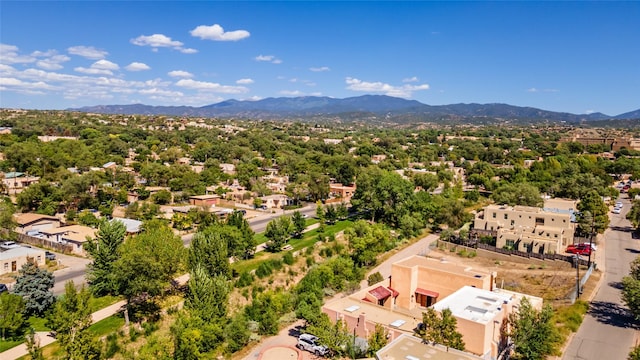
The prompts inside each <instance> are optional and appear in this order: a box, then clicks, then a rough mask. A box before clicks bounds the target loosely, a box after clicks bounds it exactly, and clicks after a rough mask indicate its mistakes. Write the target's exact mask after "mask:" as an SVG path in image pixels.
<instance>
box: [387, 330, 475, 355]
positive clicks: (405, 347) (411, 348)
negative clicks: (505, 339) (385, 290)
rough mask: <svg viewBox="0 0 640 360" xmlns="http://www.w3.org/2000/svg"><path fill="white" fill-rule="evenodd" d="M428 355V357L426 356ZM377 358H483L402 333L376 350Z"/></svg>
mask: <svg viewBox="0 0 640 360" xmlns="http://www.w3.org/2000/svg"><path fill="white" fill-rule="evenodd" d="M426 355H428V357H427V356H426ZM376 359H377V360H400V359H407V360H412V359H431V360H483V358H481V357H479V356H476V355H472V354H469V353H467V352H464V351H460V350H456V349H452V348H448V349H447V348H446V347H445V346H442V345H432V344H427V343H425V342H424V341H422V339H421V338H419V337H416V336H413V335H408V334H402V335H400V336H399V337H398V338H396V339H395V340H393V341H391V342H390V343H388V344H387V345H385V346H384V347H383V348H382V349H380V350H378V351H377V352H376Z"/></svg>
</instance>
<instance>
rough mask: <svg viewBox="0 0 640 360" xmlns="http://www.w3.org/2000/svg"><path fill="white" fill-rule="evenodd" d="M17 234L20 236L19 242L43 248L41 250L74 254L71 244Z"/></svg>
mask: <svg viewBox="0 0 640 360" xmlns="http://www.w3.org/2000/svg"><path fill="white" fill-rule="evenodd" d="M17 234H18V242H21V243H25V244H29V245H33V246H37V247H41V248H46V249H51V250H53V251H57V252H60V253H63V254H71V253H73V245H71V244H60V243H57V242H54V241H50V240H47V239H41V238H37V237H35V236H29V235H26V234H20V233H17Z"/></svg>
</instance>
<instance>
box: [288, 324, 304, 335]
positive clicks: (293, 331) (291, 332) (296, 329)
mask: <svg viewBox="0 0 640 360" xmlns="http://www.w3.org/2000/svg"><path fill="white" fill-rule="evenodd" d="M302 329H304V327H303V326H300V325H298V326H294V327H292V328H291V329H289V336H293V337H295V338H297V337H298V336H300V334H302Z"/></svg>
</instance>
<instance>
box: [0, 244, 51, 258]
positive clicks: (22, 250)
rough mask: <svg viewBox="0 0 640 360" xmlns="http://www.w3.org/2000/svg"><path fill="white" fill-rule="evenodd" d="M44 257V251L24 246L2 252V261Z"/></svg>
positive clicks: (0, 253)
mask: <svg viewBox="0 0 640 360" xmlns="http://www.w3.org/2000/svg"><path fill="white" fill-rule="evenodd" d="M38 255H40V256H44V250H40V249H34V248H28V247H24V246H20V247H16V248H13V249H9V250H5V251H2V252H0V261H2V260H9V259H13V258H17V257H22V256H30V257H33V256H38Z"/></svg>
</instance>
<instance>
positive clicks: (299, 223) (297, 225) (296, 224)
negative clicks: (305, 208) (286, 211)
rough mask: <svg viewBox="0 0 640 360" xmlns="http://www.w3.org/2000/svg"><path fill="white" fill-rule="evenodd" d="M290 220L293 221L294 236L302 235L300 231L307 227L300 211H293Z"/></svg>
mask: <svg viewBox="0 0 640 360" xmlns="http://www.w3.org/2000/svg"><path fill="white" fill-rule="evenodd" d="M291 221H292V222H293V229H294V232H295V234H296V237H302V232H303V231H304V229H306V227H307V221H306V220H305V218H304V216H302V213H301V212H300V211H294V212H293V216H292V217H291Z"/></svg>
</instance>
